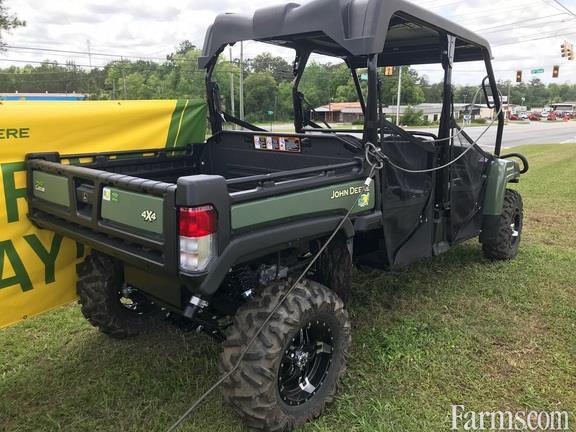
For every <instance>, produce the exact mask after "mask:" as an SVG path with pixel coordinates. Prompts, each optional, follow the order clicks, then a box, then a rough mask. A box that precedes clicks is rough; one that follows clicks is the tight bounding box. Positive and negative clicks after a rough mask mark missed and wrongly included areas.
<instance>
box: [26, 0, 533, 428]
mask: <svg viewBox="0 0 576 432" xmlns="http://www.w3.org/2000/svg"><path fill="white" fill-rule="evenodd" d="M245 40H255V41H258V42H264V43H268V44H272V45H278V46H282V47H287V48H292V49H293V50H294V51H295V61H294V80H293V102H294V119H295V120H294V126H295V132H294V133H272V132H268V131H266V130H263V129H261V128H259V127H256V126H254V125H252V124H250V123H247V122H245V121H242V120H240V119H237V118H235V117H234V116H232V115H230V114H229V113H226V112H223V111H222V109H221V106H220V96H219V89H218V86H217V85H216V84H215V83H214V82H213V80H212V76H213V72H214V69H215V67H216V65H217V62H218V57H219V55H220V54H222V52H223V50H224V49H225V47H227V46H228V45H234V44H235V43H237V42H239V41H245ZM311 54H322V55H328V56H332V57H335V58H337V59H341V60H343V61H344V62H345V63H346V64H347V65H348V66H349V69H350V73H351V76H352V79H353V81H354V83H355V86H356V89H357V97H358V100H359V101H360V104H361V107H362V114H363V118H364V129H363V131H362V133H361V134H357V132H358V131H356V130H349V131H346V130H344V131H343V130H338V131H337V130H334V129H330V128H329V127H325V128H322V127H320V126H319V125H318V124H317V123H316V122H315V121H314V120H315V119H314V118H313V113H311V110H310V109H308V108H307V107H306V104H305V99H304V95H303V94H302V93H301V92H300V91H299V84H300V81H301V78H302V75H303V73H304V71H305V68H306V65H307V63H308V60H309V57H310V55H311ZM456 62H480V64H481V65H482V67H484V68H485V70H486V75H487V76H486V78H485V79H484V81H483V83H482V85H481V86H480V92H481V94H482V95H483V96H482V97H483V99H484V100H485V101H486V103H491V104H493V105H490V106H491V107H492V108H493V109H494V112H495V113H496V116H497V117H496V120H495V122H494V123H495V127H496V128H497V133H496V138H495V140H494V143H493V145H494V148H493V152H487V151H485V150H483V149H482V148H481V147H480V146H478V145H477V144H476V143H475V142H474V140H472V139H471V138H470V137H469V136H468V135H467V134H466V132H464V131H462V130H461V129H460V128H459V127H458V125H457V123H456V121H455V115H454V107H453V103H452V102H453V88H452V72H453V67H454V65H455V63H456ZM418 64H437V65H441V66H438V68H439V69H440V70H441V71H442V73H443V74H444V87H443V108H442V114H441V117H440V126H439V129H438V131H437V134H434V133H424V132H411V131H406V130H404V129H402V128H400V127H397V126H395V125H394V124H392V123H391V122H389V121H388V120H387V119H386V118H385V116H384V115H383V107H382V103H381V100H382V99H381V96H382V95H381V92H380V90H381V86H380V82H381V80H382V73H381V71H380V68H382V67H385V66H387V67H390V66H392V67H394V66H400V65H418ZM200 66H201V67H202V68H205V70H206V85H207V102H208V109H209V113H210V116H209V118H210V123H211V128H212V132H213V135H212V136H211V137H210V138H209V139H208V140H207V141H206V142H199V143H189V144H190V145H188V146H187V147H184V148H181V149H164V150H154V151H149V150H145V151H144V150H142V151H140V152H139V153H138V152H133V153H130V154H127V153H100V154H83V155H60V154H58V153H43V154H31V155H29V156H28V159H27V173H28V204H29V209H30V210H29V217H30V219H31V220H32V221H33V222H34V223H35V224H36V225H37V226H39V227H42V228H46V229H50V230H53V231H56V232H58V233H60V234H62V235H65V236H68V237H70V238H72V239H75V240H77V241H79V242H82V243H85V244H87V245H89V246H91V247H92V249H93V253H92V254H91V255H90V256H89V257H88V258H87V259H86V261H85V262H84V264H83V265H82V266H81V268H80V270H79V281H78V295H79V298H80V303H81V305H82V312H83V314H84V315H85V316H86V318H87V319H88V320H89V321H90V322H91V323H92V324H93V325H95V326H96V327H98V328H99V329H100V330H102V331H103V332H105V333H107V334H109V335H111V336H114V337H119V338H123V337H127V336H132V335H135V334H137V333H138V332H139V331H141V330H143V329H145V328H146V326H149V325H154V322H157V321H155V320H157V319H159V315H163V316H166V315H170V316H172V317H176V318H175V319H177V320H179V321H180V322H185V323H188V324H189V325H190V326H193V327H196V328H197V329H198V330H201V331H204V332H206V333H208V334H210V335H211V336H213V337H214V338H216V339H218V340H220V341H223V353H222V356H221V360H220V366H221V369H222V372H229V373H230V376H229V379H227V380H226V381H225V382H224V383H223V386H222V389H223V394H224V397H225V399H226V400H227V401H228V402H230V404H231V405H232V406H233V408H234V409H235V411H236V412H237V413H238V414H239V415H240V416H241V417H242V418H243V420H244V421H245V422H246V424H247V425H249V426H251V427H254V428H259V429H264V430H273V431H280V430H288V429H291V428H292V427H294V426H297V425H301V424H303V423H304V422H306V421H307V420H309V419H312V418H314V417H316V416H318V415H320V413H321V412H322V410H323V409H324V407H325V405H326V403H328V402H330V401H331V400H332V399H333V398H334V396H335V394H336V388H337V385H338V381H339V379H340V377H341V375H342V373H343V371H344V369H345V362H346V356H347V352H348V349H349V345H350V321H349V317H348V313H347V310H346V302H347V299H348V297H349V294H350V292H351V290H352V289H356V290H362V287H360V286H355V287H352V286H351V274H352V269H353V267H354V265H363V266H370V267H376V268H380V269H386V270H390V269H392V270H395V269H399V268H402V267H405V266H407V265H409V264H411V263H413V262H416V261H419V260H422V259H425V258H429V257H432V256H435V255H439V254H441V253H443V252H446V251H447V250H448V249H449V248H450V247H452V246H456V245H457V244H459V243H462V242H464V241H467V240H469V239H472V238H474V237H479V238H480V242H481V243H482V250H483V252H484V255H485V256H486V257H487V258H489V259H493V260H507V259H511V258H514V257H515V256H516V254H517V252H518V246H519V242H520V237H521V232H522V200H521V197H520V195H519V194H518V192H516V191H514V190H512V189H508V185H509V183H515V182H518V180H519V177H520V175H521V174H522V173H523V172H525V171H526V170H527V168H528V165H527V162H526V160H525V158H523V157H522V156H521V155H517V154H514V155H505V156H502V155H500V150H501V145H502V134H503V128H504V115H503V113H502V110H501V102H500V97H499V92H498V89H497V86H496V80H495V78H494V73H493V69H492V65H491V53H490V47H489V44H488V42H487V41H486V40H485V39H483V38H481V37H479V36H477V35H476V34H474V33H472V32H470V31H468V30H466V29H464V28H462V27H460V26H458V25H457V24H454V23H451V22H449V21H447V20H445V19H443V18H441V17H439V16H436V15H434V14H432V13H430V12H428V11H426V10H424V9H421V8H419V7H417V6H415V5H414V4H412V3H409V2H406V1H404V0H386V1H383V0H357V1H356V0H339V1H334V0H312V1H310V2H308V3H306V4H305V5H298V4H295V3H289V4H286V5H282V6H274V7H269V8H265V9H261V10H258V11H257V12H256V13H255V14H254V15H250V16H248V15H243V14H225V15H221V16H219V17H217V18H216V21H215V23H214V24H213V25H212V26H211V27H210V29H209V30H208V33H207V36H206V42H205V45H204V50H203V56H202V57H201V58H200ZM358 72H361V73H362V74H366V75H367V83H362V82H360V80H359V78H358V76H359V74H358ZM365 84H367V86H366V85H365ZM227 123H228V124H230V123H233V124H236V125H237V128H236V130H226V129H225V128H224V126H225V124H227ZM238 126H239V128H238ZM359 135H361V136H359ZM512 156H514V157H516V158H519V159H521V160H522V167H521V165H520V164H519V163H518V162H517V161H515V160H513V159H512V158H511V157H512ZM70 160H72V163H69V162H70ZM78 160H81V161H86V162H84V163H79V162H78ZM373 167H374V168H377V169H376V170H375V171H373ZM371 172H374V174H375V175H374V178H373V182H372V183H370V182H365V180H366V178H367V177H368V176H369V175H370V173H371ZM366 183H370V185H369V186H366ZM350 209H351V210H350ZM344 217H345V220H343V218H344ZM340 227H341V228H340ZM336 228H340V229H339V230H338V232H337V234H336V236H335V237H334V240H333V241H331V242H330V243H329V245H328V247H327V248H326V249H325V250H324V251H323V252H322V254H321V255H320V258H319V259H318V261H317V262H316V263H315V264H314V265H313V266H311V268H310V269H309V271H308V272H307V274H306V276H305V278H304V279H302V280H301V282H299V283H298V284H297V286H296V287H295V289H290V288H292V286H293V282H294V280H295V279H294V278H295V277H296V276H299V275H300V274H301V273H302V271H303V269H305V268H306V267H307V266H308V264H309V263H311V261H312V260H313V259H314V257H315V256H316V255H317V254H318V252H319V251H322V248H323V246H324V244H325V242H326V240H327V239H328V238H329V237H330V236H331V235H332V234H333V232H334V231H335V230H336ZM288 291H290V295H289V296H288V297H287V298H286V299H284V301H283V302H281V304H280V306H277V305H278V303H279V302H280V299H281V297H282V296H283V295H284V294H285V293H287V292H288ZM274 309H276V310H275V311H274ZM271 312H274V313H272V314H271ZM270 314H271V315H270ZM269 315H270V317H269V319H267V316H269ZM262 324H264V325H262ZM258 331H260V333H259V334H258V335H257V337H256V338H255V340H254V341H253V343H252V344H250V343H249V341H250V340H251V338H252V337H253V336H254V335H256V333H257V332H258ZM243 351H246V353H243ZM244 354H245V355H244ZM239 360H240V362H239V365H238V367H237V368H235V367H236V366H235V365H236V363H237V362H238V361H239Z"/></svg>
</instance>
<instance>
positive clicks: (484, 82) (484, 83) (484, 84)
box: [482, 75, 494, 109]
mask: <svg viewBox="0 0 576 432" xmlns="http://www.w3.org/2000/svg"><path fill="white" fill-rule="evenodd" d="M489 84H490V83H489V82H488V75H486V76H485V77H484V79H483V80H482V91H483V92H484V98H485V99H486V105H487V106H488V108H491V109H494V103H490V99H489V97H488V90H490V93H492V89H491V88H490V85H489ZM493 97H494V96H493Z"/></svg>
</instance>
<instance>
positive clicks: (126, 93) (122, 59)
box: [121, 58, 128, 100]
mask: <svg viewBox="0 0 576 432" xmlns="http://www.w3.org/2000/svg"><path fill="white" fill-rule="evenodd" d="M121 61H122V68H121V71H122V82H123V86H124V100H126V99H128V92H127V90H126V71H125V70H124V58H121Z"/></svg>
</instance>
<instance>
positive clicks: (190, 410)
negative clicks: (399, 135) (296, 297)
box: [167, 163, 382, 432]
mask: <svg viewBox="0 0 576 432" xmlns="http://www.w3.org/2000/svg"><path fill="white" fill-rule="evenodd" d="M369 164H370V166H371V170H370V175H369V176H368V177H367V178H366V180H365V182H364V187H365V191H370V185H371V184H372V176H374V174H375V173H376V171H377V169H378V168H377V166H382V165H381V164H376V165H372V164H371V163H369ZM357 204H358V200H357V199H355V200H354V203H353V204H352V206H351V207H350V208H349V209H348V211H347V212H346V215H345V216H344V217H343V218H342V219H341V220H340V222H339V223H338V225H337V226H336V228H335V229H334V231H333V232H332V234H331V235H330V237H328V240H326V242H325V243H324V245H323V246H322V247H321V248H320V250H319V251H318V252H317V253H316V255H314V257H313V258H312V260H311V261H310V262H309V263H308V265H307V266H306V268H304V270H303V271H302V273H301V274H300V276H298V278H297V279H296V281H295V282H294V284H292V286H291V288H290V289H289V290H288V291H286V293H285V294H284V295H283V296H282V297H281V298H280V301H279V302H278V303H277V304H276V306H275V307H274V309H272V311H271V312H270V313H269V314H268V316H267V317H266V319H265V320H264V321H263V322H262V324H260V326H259V327H258V329H257V330H256V332H255V333H254V335H253V336H252V338H251V339H250V341H249V342H248V344H247V345H246V346H245V347H244V349H243V350H242V351H241V353H240V356H239V357H238V360H237V361H236V363H235V364H234V366H233V367H232V369H230V370H229V371H228V372H226V373H225V374H224V375H223V376H222V377H221V378H220V379H219V380H218V381H216V382H215V383H214V385H213V386H212V387H210V388H209V389H208V390H206V392H204V394H202V396H200V397H199V398H198V399H197V400H196V401H195V402H194V403H193V404H192V405H191V406H190V408H188V409H187V410H186V412H185V413H184V414H183V415H182V416H181V417H180V418H179V419H178V420H177V421H176V422H174V424H173V425H172V426H170V428H169V429H168V430H167V432H173V431H175V430H176V429H177V428H178V427H179V426H180V425H181V424H182V423H183V422H184V421H185V420H186V419H187V418H188V417H189V416H190V415H191V414H192V413H193V412H194V410H195V409H196V408H197V407H198V405H200V404H201V403H202V402H203V401H204V400H205V399H206V398H207V397H208V396H210V394H211V393H212V392H213V391H214V390H216V389H217V388H218V387H219V386H220V385H221V384H222V383H223V382H224V381H226V380H227V379H228V378H229V377H230V376H231V375H232V374H233V373H234V372H236V370H237V369H238V367H240V363H241V362H242V360H243V359H244V357H245V356H246V354H247V353H248V351H249V350H250V348H251V347H252V345H254V342H256V339H257V338H258V336H260V334H261V333H262V331H263V330H264V328H265V327H266V325H267V324H268V323H269V322H270V320H271V319H272V317H273V316H274V314H275V313H276V312H278V309H280V307H281V306H282V305H283V304H284V302H285V301H286V299H287V298H288V297H289V296H290V295H291V294H292V292H293V291H294V290H295V289H296V286H297V285H298V284H299V283H300V282H301V281H302V279H304V276H306V274H307V273H308V271H309V270H310V269H311V268H312V266H313V265H314V264H315V263H316V261H318V258H320V256H321V255H322V253H324V251H325V250H326V248H327V247H328V245H330V243H331V242H332V240H334V237H336V235H337V234H338V232H339V231H340V229H341V228H342V226H344V224H345V223H346V221H347V220H348V217H349V216H350V214H352V211H353V210H354V209H355V208H356V205H357Z"/></svg>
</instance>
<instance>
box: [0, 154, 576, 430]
mask: <svg viewBox="0 0 576 432" xmlns="http://www.w3.org/2000/svg"><path fill="white" fill-rule="evenodd" d="M515 150H516V149H515ZM517 150H518V151H521V152H523V153H525V154H526V155H527V156H528V157H529V158H530V161H531V170H530V172H529V173H528V174H527V175H525V176H524V178H523V180H522V182H521V183H520V184H519V185H517V188H518V189H519V190H520V191H521V192H522V194H523V197H524V203H525V231H524V237H523V239H522V245H521V251H520V255H519V257H518V258H517V259H516V260H514V261H512V262H504V263H492V262H489V261H487V260H485V259H483V258H482V256H481V253H480V245H479V244H478V242H477V241H470V242H468V243H466V244H464V245H462V246H460V247H457V248H454V249H453V250H451V251H449V252H448V253H446V254H445V255H443V256H440V257H437V258H435V259H433V260H430V261H426V262H422V263H420V264H417V265H413V266H411V267H410V268H408V269H406V270H404V271H401V272H398V273H384V272H380V271H371V272H370V273H360V272H357V273H356V274H355V278H354V279H355V283H354V293H353V298H352V302H351V305H350V313H351V316H352V323H353V345H352V352H351V358H350V361H349V369H348V372H347V375H346V378H345V380H344V383H343V386H342V387H341V390H340V393H339V396H338V398H337V400H336V402H335V403H334V404H333V405H332V406H330V407H329V409H328V410H327V411H326V412H325V414H324V416H323V417H321V418H320V419H318V420H317V421H316V422H314V423H311V424H309V425H307V426H306V427H305V428H304V429H303V430H304V431H318V432H321V431H347V432H353V431H394V432H396V431H398V432H403V431H414V432H417V431H418V432H421V431H448V430H449V428H450V426H449V415H450V406H451V404H453V403H458V404H464V405H466V408H467V409H472V410H476V411H489V410H505V409H512V410H526V411H528V410H532V409H534V410H568V411H573V412H576V391H575V389H576V217H575V216H576V185H575V183H576V145H545V146H529V147H524V148H518V149H517ZM515 187H516V186H515ZM0 346H1V347H2V348H1V349H0V430H1V431H163V430H165V429H166V427H167V426H168V425H169V424H170V423H171V422H172V421H173V420H175V419H176V418H177V417H178V416H179V415H180V414H181V413H182V412H183V411H184V410H185V409H186V408H187V406H188V405H189V403H191V402H192V401H193V400H194V399H195V398H196V397H198V396H199V395H200V394H201V393H202V392H203V391H204V390H205V389H207V388H208V387H209V386H210V385H211V383H213V382H214V381H215V380H216V379H217V377H218V372H217V367H216V360H217V355H218V353H219V347H218V345H217V344H216V343H214V342H212V341H211V340H210V339H209V338H208V337H205V336H202V335H195V334H183V333H181V332H180V331H178V330H176V329H173V328H170V327H167V326H165V325H162V326H160V327H159V328H158V329H157V331H155V332H154V333H152V334H150V335H146V336H143V337H139V338H136V339H133V340H129V341H115V340H111V339H109V338H107V337H106V336H104V335H102V334H100V333H98V331H96V330H95V329H94V328H92V327H91V326H90V325H89V324H88V323H87V322H86V321H84V319H83V318H82V316H81V314H80V310H79V308H78V306H76V305H71V306H68V307H63V308H61V309H59V310H56V311H53V312H50V313H48V314H46V315H43V316H41V317H37V318H33V319H30V320H29V321H27V322H24V323H22V324H20V325H17V326H15V327H12V328H8V329H6V330H4V331H2V332H0ZM571 422H572V424H576V416H575V415H572V417H571ZM572 427H575V426H572ZM181 430H183V431H222V432H229V431H242V430H244V429H243V428H242V426H241V425H240V424H239V422H238V421H237V420H236V418H235V417H234V416H233V415H232V412H231V410H230V409H228V407H227V406H226V405H224V404H223V401H222V398H221V397H220V395H219V394H217V393H216V394H215V395H214V396H212V397H211V398H210V399H209V400H208V401H207V402H206V403H204V404H203V405H202V406H201V407H200V409H199V411H198V412H197V413H196V415H195V417H194V418H193V419H192V420H191V421H189V422H188V423H186V425H185V426H184V427H183V428H182V429H181Z"/></svg>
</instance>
